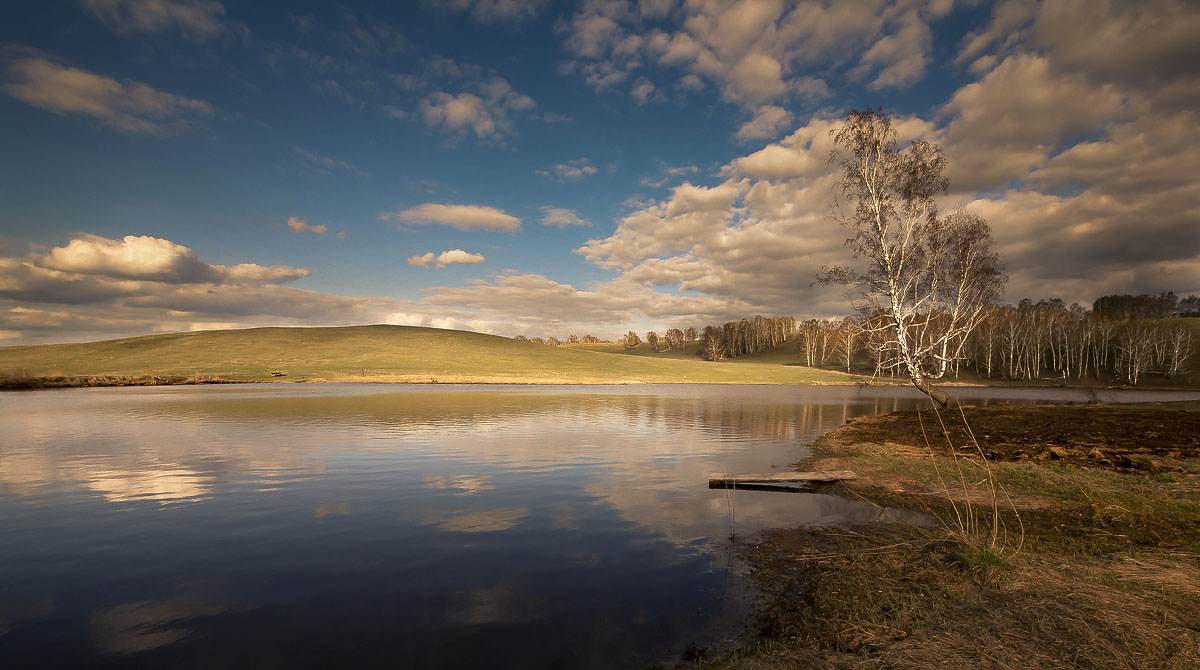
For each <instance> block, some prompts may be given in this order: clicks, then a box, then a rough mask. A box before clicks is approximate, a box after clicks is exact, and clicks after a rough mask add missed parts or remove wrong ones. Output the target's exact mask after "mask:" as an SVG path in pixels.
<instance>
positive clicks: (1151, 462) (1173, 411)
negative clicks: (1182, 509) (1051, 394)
mask: <svg viewBox="0 0 1200 670" xmlns="http://www.w3.org/2000/svg"><path fill="white" fill-rule="evenodd" d="M1189 406H1190V404H1189ZM963 413H964V414H965V416H966V423H965V424H964V422H963V421H962V417H961V416H959V415H958V412H957V411H955V410H942V411H940V412H939V413H934V412H933V411H931V410H930V411H923V412H920V413H917V412H893V413H890V414H882V415H877V416H871V417H863V418H861V419H857V420H855V421H853V422H851V423H849V424H847V425H846V426H845V427H843V428H842V429H840V430H838V431H837V434H836V435H831V436H830V439H831V440H833V441H836V442H837V443H839V444H861V443H890V444H896V445H903V446H904V447H908V448H918V449H922V450H924V449H925V448H926V445H927V442H926V439H928V441H929V443H932V444H934V445H936V446H942V445H944V444H945V443H946V442H947V436H948V437H949V442H950V443H952V444H953V445H954V446H955V447H957V448H959V449H962V450H971V451H973V450H974V449H975V447H976V443H978V445H979V447H980V448H982V449H983V452H984V454H985V455H986V456H987V458H988V459H989V460H997V461H1024V460H1029V459H1041V460H1054V461H1060V462H1062V463H1070V464H1072V465H1078V466H1081V467H1099V468H1108V469H1114V470H1153V471H1158V470H1162V469H1164V468H1167V467H1170V468H1171V469H1174V470H1180V469H1181V467H1180V465H1179V461H1180V460H1181V459H1188V458H1196V457H1200V412H1195V411H1187V410H1186V409H1183V410H1181V409H1178V408H1174V407H1171V406H1170V405H1168V404H1163V403H1159V404H1157V406H1154V405H1136V406H1122V405H1065V406H1059V405H1046V406H1038V407H1007V406H991V407H966V408H963ZM968 427H969V430H968ZM943 428H944V429H945V431H944V432H943ZM972 437H974V441H972Z"/></svg>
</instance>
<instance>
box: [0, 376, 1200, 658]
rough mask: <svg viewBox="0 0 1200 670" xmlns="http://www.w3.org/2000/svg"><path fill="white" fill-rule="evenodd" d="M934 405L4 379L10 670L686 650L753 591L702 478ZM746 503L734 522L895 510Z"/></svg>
mask: <svg viewBox="0 0 1200 670" xmlns="http://www.w3.org/2000/svg"><path fill="white" fill-rule="evenodd" d="M963 395H964V396H967V397H969V396H968V394H963ZM1157 395H1158V396H1163V395H1165V394H1161V393H1160V394H1157ZM1138 397H1143V396H1138ZM1144 397H1148V396H1144ZM1192 397H1195V394H1192ZM976 398H979V396H978V395H977V394H976ZM987 398H988V399H989V401H992V402H996V401H999V402H1028V401H1030V400H1032V399H1042V400H1074V401H1080V400H1083V396H1082V394H1080V393H1079V392H1062V391H1057V390H1040V391H1034V390H1029V389H995V390H991V391H988V392H987ZM1126 399H1128V397H1126ZM914 402H916V396H915V394H914V393H912V392H910V391H908V390H906V389H869V390H866V391H859V390H856V389H853V388H841V387H837V388H835V387H825V388H807V387H799V388H787V387H771V386H750V387H730V386H634V387H629V386H617V387H481V386H469V387H450V386H399V387H393V386H345V385H339V386H311V385H305V386H290V385H269V386H266V385H264V386H258V385H255V386H232V387H174V388H171V387H167V388H147V389H137V388H120V389H74V390H60V391H44V392H28V393H4V394H0V429H2V433H0V440H2V441H3V442H2V443H0V667H22V666H37V667H47V666H78V665H88V666H108V665H111V666H139V667H172V666H176V665H188V666H193V667H223V666H237V667H302V666H331V665H340V666H348V667H355V666H378V665H385V666H397V667H449V668H453V667H472V668H474V667H488V668H504V667H514V668H542V667H561V668H591V667H627V666H629V665H638V664H646V663H652V662H656V661H663V660H670V659H671V658H672V657H673V655H675V654H678V653H679V652H680V651H681V650H682V648H683V647H684V646H686V645H687V644H689V643H692V642H696V643H704V642H705V641H707V640H711V639H712V638H713V637H714V636H715V637H720V636H721V635H723V634H726V633H728V631H729V624H730V622H731V621H735V620H737V618H738V616H739V615H741V614H743V613H744V612H745V610H746V607H747V600H748V598H750V597H751V596H750V594H749V590H748V589H747V587H746V585H745V583H744V580H743V579H742V578H741V577H740V576H738V574H737V570H736V569H730V567H731V566H730V564H729V544H728V542H727V540H726V538H727V536H728V532H729V518H728V511H727V510H728V504H727V497H726V493H725V492H724V491H719V490H709V489H708V488H707V476H708V473H709V472H712V471H723V470H724V471H730V472H734V471H740V472H747V471H769V470H770V469H771V468H772V467H775V466H778V467H780V468H784V467H786V466H788V465H789V464H791V463H793V462H795V461H796V460H798V459H800V458H802V457H804V456H805V455H806V450H805V448H804V447H803V446H802V445H803V443H804V442H805V441H806V440H809V439H810V438H812V437H814V436H816V435H818V434H820V433H821V432H824V431H826V430H829V429H831V428H834V427H836V426H838V425H840V424H842V423H844V422H845V421H846V420H847V419H848V418H851V417H854V416H859V415H863V414H870V413H875V412H880V411H891V410H893V409H900V408H906V407H911V406H913V403H914ZM735 495H736V498H735V504H736V507H735V516H736V521H735V523H736V527H737V531H738V533H739V534H741V535H746V534H749V533H751V532H753V531H754V530H755V529H759V528H762V527H765V526H779V525H795V524H821V525H828V524H840V523H847V522H854V521H866V520H871V519H875V518H878V517H879V516H880V512H879V510H877V509H876V508H874V507H871V506H869V505H866V504H864V503H859V502H856V501H850V500H846V499H843V498H839V497H836V496H831V495H824V494H818V493H797V494H789V493H771V492H751V491H739V492H737V493H736V494H735ZM898 513H899V512H889V514H898ZM734 567H736V566H734Z"/></svg>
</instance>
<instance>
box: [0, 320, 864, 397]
mask: <svg viewBox="0 0 1200 670" xmlns="http://www.w3.org/2000/svg"><path fill="white" fill-rule="evenodd" d="M786 346H787V345H783V346H781V347H777V348H776V350H772V351H767V352H763V353H762V354H758V355H755V356H747V357H744V358H737V359H734V360H730V361H724V362H720V363H706V362H704V361H700V360H698V359H697V358H696V357H695V356H693V355H692V354H691V352H690V351H677V352H666V353H658V354H656V353H652V352H651V351H650V350H649V347H648V346H645V345H643V348H642V349H644V350H636V351H635V352H632V353H635V354H637V355H628V353H629V352H624V353H623V352H622V350H621V348H620V347H619V346H617V345H608V346H603V345H593V346H590V347H585V346H580V347H550V346H546V345H543V344H536V343H532V342H520V341H517V340H513V339H510V338H506V337H498V336H495V335H485V334H482V333H474V332H467V331H460V330H444V329H438V328H420V327H413V326H387V325H376V326H346V327H338V328H251V329H245V330H214V331H200V332H193V333H170V334H163V335H147V336H143V337H131V338H123V339H117V340H105V341H100V342H86V343H74V344H45V345H30V346H7V347H0V371H5V372H6V374H7V375H8V376H10V377H14V376H29V377H37V376H84V375H86V376H98V375H106V376H143V375H153V376H161V377H179V376H183V377H197V378H220V379H226V380H235V381H265V380H272V379H277V378H275V377H272V376H271V373H272V372H283V373H286V377H281V378H278V379H282V380H286V381H299V380H310V381H318V380H321V381H374V382H431V381H436V382H444V383H544V384H552V383H562V384H572V383H584V384H588V383H592V384H595V383H763V384H814V383H816V384H820V383H832V384H838V383H843V384H844V383H853V382H855V381H856V380H857V379H858V377H855V376H851V375H846V374H842V373H838V372H833V371H829V370H819V369H813V368H808V367H802V366H798V365H796V364H795V363H796V361H797V359H798V357H797V356H796V354H795V353H794V352H791V351H786V350H784V347H786ZM789 363H790V364H789Z"/></svg>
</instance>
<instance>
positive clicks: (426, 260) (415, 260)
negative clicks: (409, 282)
mask: <svg viewBox="0 0 1200 670" xmlns="http://www.w3.org/2000/svg"><path fill="white" fill-rule="evenodd" d="M433 258H434V255H433V252H432V251H426V252H425V253H423V254H420V255H419V256H409V257H408V264H409V265H415V266H417V267H419V268H423V267H428V266H429V264H430V263H432V262H433Z"/></svg>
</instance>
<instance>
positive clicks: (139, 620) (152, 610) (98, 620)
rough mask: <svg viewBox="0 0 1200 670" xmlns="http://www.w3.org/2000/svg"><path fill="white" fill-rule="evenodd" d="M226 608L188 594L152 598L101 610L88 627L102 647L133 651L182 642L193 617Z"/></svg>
mask: <svg viewBox="0 0 1200 670" xmlns="http://www.w3.org/2000/svg"><path fill="white" fill-rule="evenodd" d="M224 611H225V608H223V607H217V606H214V605H205V604H201V603H197V602H192V601H190V600H189V599H186V598H174V599H171V600H161V601H153V600H148V601H142V602H134V603H125V604H122V605H117V606H116V607H112V608H109V609H106V610H103V611H101V612H97V613H96V614H94V615H93V616H92V619H91V622H90V623H89V626H88V628H89V632H90V633H91V637H92V640H93V641H94V643H95V647H96V648H97V649H98V650H99V651H101V652H103V653H109V654H132V653H135V652H141V651H147V650H149V649H154V648H156V647H163V646H166V645H169V644H173V643H175V642H178V641H180V640H182V639H183V638H185V637H187V635H188V633H189V629H188V623H189V621H191V620H192V619H195V618H197V617H204V616H216V615H219V614H221V613H223V612H224Z"/></svg>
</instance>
